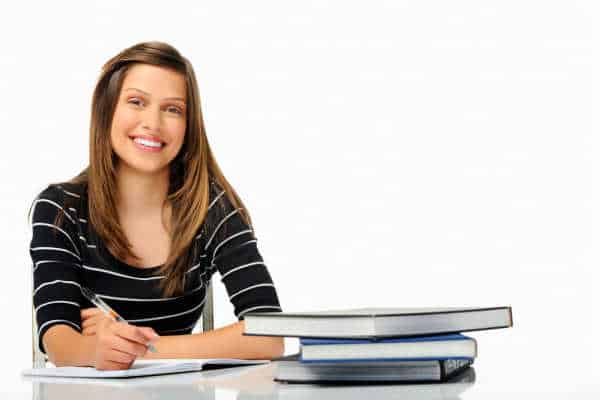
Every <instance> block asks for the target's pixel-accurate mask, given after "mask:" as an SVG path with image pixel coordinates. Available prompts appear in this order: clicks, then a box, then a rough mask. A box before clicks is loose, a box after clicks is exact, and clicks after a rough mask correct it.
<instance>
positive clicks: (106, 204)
mask: <svg viewBox="0 0 600 400" xmlns="http://www.w3.org/2000/svg"><path fill="white" fill-rule="evenodd" d="M136 63H144V64H150V65H155V66H162V67H168V68H172V69H173V70H175V71H177V72H179V73H181V74H182V75H184V77H185V81H186V92H187V93H186V97H187V99H186V102H187V112H186V131H185V139H184V142H183V146H182V148H181V151H180V152H179V153H178V154H177V156H176V157H175V159H174V160H173V161H172V162H171V164H170V167H169V168H170V177H169V191H168V195H167V198H166V199H165V203H167V202H171V206H172V217H171V226H172V229H171V232H170V236H171V249H170V253H169V255H168V257H167V260H166V262H165V263H164V265H163V266H162V267H161V268H160V270H159V271H158V272H157V274H161V275H164V276H165V278H164V279H163V280H162V281H161V290H162V291H163V296H165V297H170V296H173V295H178V294H181V293H182V292H183V289H184V285H185V272H186V270H187V268H189V265H191V262H192V258H193V251H192V248H193V242H194V238H195V236H196V235H197V231H198V230H199V228H200V227H201V225H202V223H203V222H204V219H205V217H206V214H207V211H208V206H209V184H210V181H211V180H213V181H214V182H215V183H217V184H218V185H219V186H220V187H221V189H223V190H225V194H226V196H227V197H228V199H229V201H230V202H231V204H232V205H233V206H234V207H235V208H241V213H240V214H241V216H242V218H243V219H244V220H245V222H246V223H247V224H248V225H249V226H252V221H251V218H250V214H249V213H248V211H247V210H246V207H245V206H244V203H243V202H242V200H241V199H240V198H239V196H238V195H237V193H236V192H235V190H234V189H233V187H232V186H231V185H230V184H229V182H228V181H227V179H225V176H224V175H223V173H222V172H221V169H220V168H219V166H218V164H217V161H216V160H215V158H214V156H213V153H212V151H211V149H210V146H209V144H208V139H207V137H206V130H205V127H204V121H203V118H202V109H201V106H200V94H199V91H198V84H197V81H196V75H195V73H194V69H193V68H192V65H191V63H190V62H189V61H188V60H187V59H186V58H185V57H183V56H182V55H181V54H180V53H179V52H178V51H177V50H176V49H175V48H174V47H173V46H171V45H169V44H166V43H163V42H145V43H138V44H136V45H134V46H131V47H129V48H127V49H125V50H123V51H121V52H120V53H119V54H117V55H116V56H114V57H113V58H111V59H110V60H108V62H106V64H104V66H103V68H102V72H101V74H100V77H99V79H98V82H97V84H96V88H95V89H94V94H93V98H92V110H91V111H92V112H91V121H90V145H89V152H90V153H89V157H90V161H89V165H88V166H87V167H86V168H85V169H84V170H83V171H82V172H81V173H80V174H79V175H77V176H76V177H75V178H73V179H71V180H70V181H68V182H67V183H73V184H83V185H84V187H87V196H88V213H89V216H88V223H90V224H91V225H92V227H93V228H94V229H95V231H96V232H97V234H98V236H99V237H100V239H101V240H102V241H103V242H104V244H105V246H106V248H107V249H108V250H109V251H110V252H111V253H112V255H113V256H115V257H117V258H118V259H120V260H126V259H127V258H133V259H136V260H139V259H140V258H139V257H138V256H137V255H135V254H134V253H133V252H132V250H131V244H130V243H129V241H128V240H127V237H126V236H125V234H124V232H123V229H122V228H121V225H120V223H119V216H118V213H117V206H116V187H117V181H116V176H115V171H116V168H115V167H116V162H117V156H116V154H115V153H114V151H113V149H112V146H111V141H110V128H111V124H112V119H113V116H114V112H115V108H116V105H117V101H118V99H119V94H120V91H121V86H122V84H123V80H124V79H125V75H126V73H127V71H128V69H129V68H130V67H131V66H132V65H134V64H136ZM61 216H62V214H59V217H61ZM57 225H59V224H57Z"/></svg>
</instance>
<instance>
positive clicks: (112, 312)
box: [81, 286, 157, 353]
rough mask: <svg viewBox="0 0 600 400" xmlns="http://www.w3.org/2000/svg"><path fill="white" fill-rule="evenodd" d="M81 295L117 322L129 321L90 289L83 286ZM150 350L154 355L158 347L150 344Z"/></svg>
mask: <svg viewBox="0 0 600 400" xmlns="http://www.w3.org/2000/svg"><path fill="white" fill-rule="evenodd" d="M81 293H82V294H83V295H84V296H85V298H86V299H88V300H89V301H91V302H92V304H94V305H95V306H96V307H98V308H99V309H100V310H102V311H103V312H104V314H106V315H110V316H112V317H113V318H114V319H115V320H116V321H117V322H125V323H127V320H126V319H125V318H123V317H121V316H120V315H119V314H117V312H116V311H115V310H113V309H112V308H110V306H109V305H108V304H106V303H105V302H104V301H103V300H102V299H101V298H100V297H98V295H97V294H95V293H94V292H92V291H91V290H89V289H88V288H86V287H84V286H81ZM148 350H150V351H151V352H153V353H157V350H156V347H154V346H153V345H152V343H148Z"/></svg>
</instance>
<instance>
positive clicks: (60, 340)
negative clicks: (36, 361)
mask: <svg viewBox="0 0 600 400" xmlns="http://www.w3.org/2000/svg"><path fill="white" fill-rule="evenodd" d="M42 340H43V344H44V348H45V349H47V355H48V360H49V361H50V362H52V363H53V364H54V365H56V366H57V367H63V366H77V367H79V366H81V367H91V366H93V365H94V362H93V355H94V343H95V341H96V339H95V338H94V337H93V336H83V335H82V334H81V333H79V332H77V331H76V330H75V329H73V328H71V327H70V326H67V325H62V324H61V325H54V326H52V327H51V328H50V329H48V331H46V334H45V335H44V337H43V339H42Z"/></svg>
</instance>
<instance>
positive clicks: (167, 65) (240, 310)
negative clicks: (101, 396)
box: [30, 42, 283, 369]
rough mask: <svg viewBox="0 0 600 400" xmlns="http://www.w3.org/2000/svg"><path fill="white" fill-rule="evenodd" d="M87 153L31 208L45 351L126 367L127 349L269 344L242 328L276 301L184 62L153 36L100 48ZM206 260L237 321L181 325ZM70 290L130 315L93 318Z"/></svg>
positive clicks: (261, 350)
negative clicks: (109, 54) (110, 51)
mask: <svg viewBox="0 0 600 400" xmlns="http://www.w3.org/2000/svg"><path fill="white" fill-rule="evenodd" d="M89 151H90V153H89V157H90V162H89V165H88V166H87V168H85V169H84V170H83V171H82V172H81V173H80V174H79V175H78V176H77V177H75V178H73V179H72V180H71V181H69V182H63V183H58V184H51V185H49V186H48V187H47V188H46V189H45V190H43V191H42V192H41V193H40V194H39V195H38V196H37V197H36V199H35V200H34V202H33V204H32V208H31V211H32V232H33V234H32V240H31V248H30V254H31V257H32V260H33V270H34V290H33V303H34V306H35V312H36V321H37V326H38V337H39V343H38V345H39V347H40V349H41V351H42V352H44V353H45V354H47V356H48V357H49V360H50V361H52V362H53V363H54V364H56V365H57V366H61V365H81V366H94V367H96V368H98V369H126V368H129V367H130V365H131V363H132V362H133V361H134V360H135V359H136V358H138V357H144V358H248V359H266V358H272V357H277V356H280V355H282V354H283V340H282V339H281V338H270V337H252V336H243V335H242V333H243V331H244V321H243V319H244V315H245V314H246V313H248V312H268V311H271V312H272V311H281V308H280V305H279V300H278V297H277V293H276V291H275V287H274V285H273V281H272V279H271V277H270V275H269V272H268V271H267V268H266V266H265V264H264V263H263V259H262V257H261V255H260V253H259V251H258V249H257V244H256V237H255V235H254V232H253V229H252V223H251V219H250V216H249V214H248V212H247V210H246V209H245V207H244V205H243V203H242V201H241V200H240V198H239V197H238V195H237V194H236V192H235V190H234V189H233V188H232V187H231V185H230V184H229V183H228V182H227V180H226V179H225V177H224V176H223V173H222V172H221V170H220V169H219V167H218V165H217V162H216V161H215V158H214V156H213V154H212V152H211V150H210V146H209V144H208V140H207V137H206V132H205V129H204V123H203V118H202V112H201V107H200V97H199V92H198V88H197V83H196V77H195V74H194V71H193V68H192V66H191V64H190V63H189V61H188V60H187V59H186V58H184V57H183V56H181V54H180V53H179V52H178V51H177V50H176V49H174V48H173V47H171V46H169V45H167V44H165V43H160V42H150V43H140V44H137V45H135V46H132V47H130V48H128V49H125V50H124V51H122V52H121V53H119V54H118V55H116V56H115V57H113V58H112V59H110V60H109V61H108V62H107V63H106V64H105V65H104V67H103V70H102V73H101V75H100V78H99V80H98V82H97V85H96V88H95V90H94V95H93V101H92V115H91V126H90V146H89ZM215 271H218V272H219V273H220V275H221V281H222V282H223V283H224V285H225V287H226V290H227V293H228V294H229V299H230V301H231V303H232V304H233V307H234V312H235V315H236V317H237V318H238V322H237V323H234V324H231V325H228V326H225V327H223V328H220V329H216V330H213V331H210V332H206V333H201V334H192V333H191V332H192V328H193V327H194V325H195V324H196V322H197V321H198V319H199V317H200V316H201V314H202V309H203V305H204V299H205V295H206V288H207V284H208V283H209V282H210V279H211V276H212V274H213V273H214V272H215ZM81 287H87V288H88V289H90V290H92V291H93V292H95V293H96V294H98V295H99V296H100V298H102V299H103V300H104V301H105V302H106V303H108V304H109V305H110V306H111V307H112V308H113V309H114V310H115V311H116V312H118V313H119V314H120V315H121V316H122V317H124V318H125V319H126V320H127V321H128V322H129V323H122V322H116V321H114V319H112V318H108V317H106V316H105V315H104V314H103V313H102V312H100V310H99V309H97V308H94V306H93V305H92V303H90V302H89V301H87V300H86V299H85V298H84V297H83V295H82V293H81ZM148 343H152V344H153V345H154V347H155V348H156V349H157V350H158V351H157V353H149V352H148V353H147V347H146V346H147V345H148Z"/></svg>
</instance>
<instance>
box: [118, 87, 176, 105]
mask: <svg viewBox="0 0 600 400" xmlns="http://www.w3.org/2000/svg"><path fill="white" fill-rule="evenodd" d="M127 90H135V91H138V92H140V93H143V94H145V95H146V96H148V97H151V95H150V93H148V92H144V91H143V90H142V89H138V88H127V89H125V91H127ZM163 100H178V101H181V102H183V103H185V100H184V99H182V98H181V97H165V98H164V99H163Z"/></svg>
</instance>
